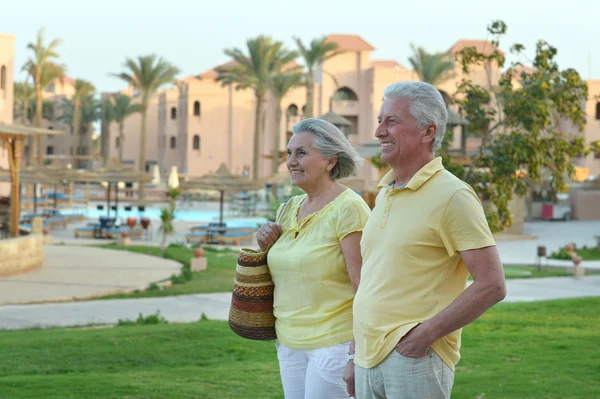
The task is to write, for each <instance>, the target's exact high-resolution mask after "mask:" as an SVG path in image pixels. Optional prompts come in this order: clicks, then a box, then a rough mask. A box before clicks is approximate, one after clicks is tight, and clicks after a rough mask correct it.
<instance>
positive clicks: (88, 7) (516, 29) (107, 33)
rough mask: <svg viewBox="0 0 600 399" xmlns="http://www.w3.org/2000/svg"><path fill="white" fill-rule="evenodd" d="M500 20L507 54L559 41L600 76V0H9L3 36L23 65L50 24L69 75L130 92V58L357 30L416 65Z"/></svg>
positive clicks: (0, 10) (205, 61) (1, 19)
mask: <svg viewBox="0 0 600 399" xmlns="http://www.w3.org/2000/svg"><path fill="white" fill-rule="evenodd" d="M495 19H501V20H503V21H504V22H505V23H506V24H507V25H508V34H507V35H506V36H505V37H504V38H503V39H502V40H501V43H500V47H501V48H502V49H503V50H505V51H506V52H508V50H509V48H510V46H511V45H512V44H514V43H522V44H524V45H525V46H526V49H527V51H526V53H527V55H528V56H529V57H530V58H533V55H534V50H535V43H536V42H537V41H538V40H540V39H544V40H546V41H547V42H549V43H550V44H551V45H553V46H555V47H557V49H558V57H557V60H558V63H559V66H560V67H561V68H567V67H570V68H575V69H577V70H578V71H579V73H580V74H581V76H582V77H583V78H584V79H590V78H591V79H600V23H598V21H599V20H600V0H570V1H564V0H563V1H557V0H502V1H496V2H489V3H488V4H484V2H483V1H481V0H445V1H441V0H425V1H411V2H407V1H402V0H394V1H391V0H370V1H363V0H302V1H295V2H286V1H285V0H253V1H248V0H168V1H156V0H143V1H142V0H103V1H91V0H88V1H81V0H52V1H48V0H0V32H1V33H8V34H12V35H15V36H16V44H15V47H16V50H15V51H16V54H15V69H17V70H18V69H20V68H21V66H22V65H23V64H24V63H25V61H26V60H27V58H28V57H29V53H30V50H27V49H26V46H27V43H29V42H33V41H35V38H36V35H37V31H38V29H39V28H40V27H42V26H43V27H45V34H46V41H47V42H49V40H51V39H55V38H60V39H62V40H63V43H62V44H61V45H60V47H59V48H58V52H59V54H60V60H61V63H63V64H65V65H66V66H67V74H68V76H70V77H73V78H81V79H86V80H89V81H91V82H92V83H94V85H96V87H97V89H98V90H99V91H102V92H104V91H115V90H118V89H122V88H124V83H122V82H121V81H120V80H119V79H117V78H114V77H111V76H110V73H117V72H121V71H122V70H123V67H122V65H123V62H124V60H125V58H126V57H136V56H137V55H144V54H150V53H156V54H157V55H159V56H162V57H164V58H165V59H166V60H168V61H169V62H171V63H172V64H174V65H176V66H177V67H178V68H179V69H180V70H181V75H180V77H183V76H186V75H189V74H199V73H201V72H203V71H205V70H207V69H210V68H213V67H214V66H216V65H219V64H221V63H223V62H226V61H227V60H228V59H227V57H226V56H225V55H224V53H223V50H224V49H225V48H233V47H238V48H244V45H245V40H246V39H247V38H250V37H254V36H257V35H260V34H264V35H270V36H272V37H273V38H274V39H277V40H281V41H283V42H284V43H286V44H287V45H289V46H290V47H293V40H292V37H293V36H297V37H300V38H301V39H302V40H303V41H304V42H308V41H310V40H311V39H313V38H315V37H320V36H323V35H326V34H329V33H338V34H340V33H346V34H358V35H360V36H362V37H363V38H364V39H365V40H366V41H367V42H369V43H370V44H371V45H372V46H373V47H375V49H376V50H375V51H374V52H373V53H372V59H395V60H396V61H398V62H399V63H400V64H402V65H405V66H408V65H409V63H408V57H409V56H410V55H411V48H410V44H411V43H413V44H415V45H417V46H422V47H424V48H425V49H426V50H428V51H431V52H433V51H445V50H447V49H449V48H450V47H451V46H452V45H453V44H454V43H455V42H456V41H457V40H459V39H485V38H486V36H487V31H486V26H487V25H488V24H489V23H490V21H492V20H495ZM24 77H25V75H24V74H23V73H21V74H19V75H17V76H16V78H15V79H16V80H22V79H23V78H24Z"/></svg>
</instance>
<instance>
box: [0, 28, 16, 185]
mask: <svg viewBox="0 0 600 399" xmlns="http://www.w3.org/2000/svg"><path fill="white" fill-rule="evenodd" d="M14 57H15V37H14V36H12V35H6V34H2V33H0V75H1V76H0V79H1V81H0V122H1V123H6V124H12V123H13V105H14V97H13V96H14V64H15V61H14ZM0 168H4V169H8V154H7V152H6V150H5V149H4V148H3V147H2V146H0ZM9 192H10V186H9V184H7V183H0V196H6V195H8V193H9Z"/></svg>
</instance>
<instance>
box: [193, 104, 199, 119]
mask: <svg viewBox="0 0 600 399" xmlns="http://www.w3.org/2000/svg"><path fill="white" fill-rule="evenodd" d="M194 116H200V101H196V102H194Z"/></svg>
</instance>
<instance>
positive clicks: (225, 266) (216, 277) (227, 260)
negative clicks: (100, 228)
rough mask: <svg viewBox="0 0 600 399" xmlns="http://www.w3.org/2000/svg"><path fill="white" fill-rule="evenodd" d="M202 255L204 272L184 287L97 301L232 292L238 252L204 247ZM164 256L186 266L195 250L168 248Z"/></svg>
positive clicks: (140, 249)
mask: <svg viewBox="0 0 600 399" xmlns="http://www.w3.org/2000/svg"><path fill="white" fill-rule="evenodd" d="M100 247H101V248H108V249H116V250H124V251H131V252H136V253H143V254H148V255H153V256H163V255H161V251H160V249H159V248H158V247H149V246H136V245H132V246H119V245H115V244H106V245H101V246H100ZM205 256H206V259H207V263H208V268H207V270H205V271H203V272H195V273H192V279H191V280H190V281H187V282H185V283H184V284H174V285H173V286H171V287H167V288H165V289H162V290H158V289H154V290H149V291H142V292H133V293H129V294H115V295H109V296H105V297H102V298H100V299H116V298H149V297H162V296H172V295H184V294H198V293H211V292H227V291H231V286H232V285H233V277H234V274H235V265H236V260H237V252H233V251H230V250H214V249H212V248H206V249H205ZM164 257H165V258H168V259H172V260H175V261H177V262H180V263H181V264H182V265H189V264H190V260H191V259H192V258H193V257H194V251H193V250H192V249H188V248H185V247H181V246H169V247H168V248H167V249H166V250H165V254H164Z"/></svg>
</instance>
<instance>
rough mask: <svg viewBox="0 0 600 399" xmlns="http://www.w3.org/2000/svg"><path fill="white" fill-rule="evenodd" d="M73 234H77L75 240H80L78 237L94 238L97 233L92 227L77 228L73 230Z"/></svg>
mask: <svg viewBox="0 0 600 399" xmlns="http://www.w3.org/2000/svg"><path fill="white" fill-rule="evenodd" d="M73 232H74V233H75V238H78V237H90V238H94V237H95V233H96V228H94V227H92V226H86V227H77V228H75V229H74V230H73Z"/></svg>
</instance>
